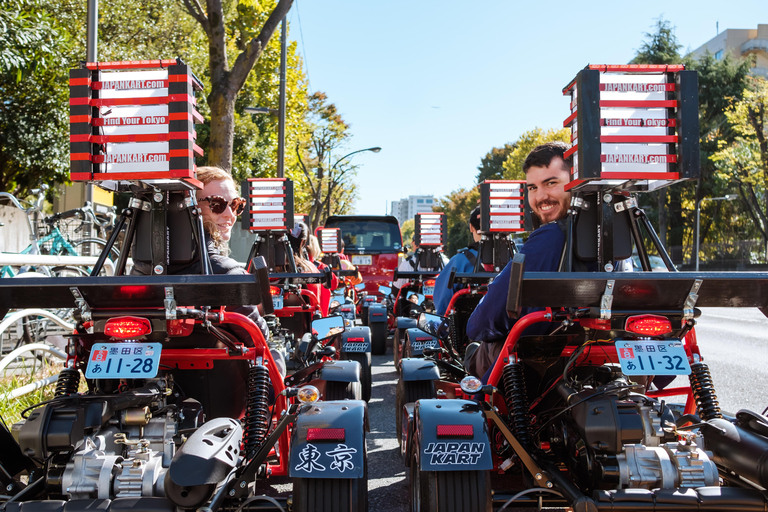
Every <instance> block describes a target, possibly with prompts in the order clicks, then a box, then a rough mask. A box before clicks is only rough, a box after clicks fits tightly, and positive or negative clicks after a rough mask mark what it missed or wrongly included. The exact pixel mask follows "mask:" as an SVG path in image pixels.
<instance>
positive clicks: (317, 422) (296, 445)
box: [288, 400, 368, 478]
mask: <svg viewBox="0 0 768 512" xmlns="http://www.w3.org/2000/svg"><path fill="white" fill-rule="evenodd" d="M367 416H368V410H367V408H366V405H365V402H363V401H362V400H343V401H335V402H315V403H313V404H306V405H302V406H301V409H300V410H299V415H298V417H297V419H296V425H295V426H294V429H293V434H292V435H291V451H290V459H289V460H290V462H289V465H290V466H289V469H288V475H289V476H291V477H301V478H363V476H364V472H365V456H366V448H365V432H364V430H363V428H364V425H365V424H366V422H367ZM310 428H318V429H344V438H343V439H335V440H318V439H315V440H312V441H307V433H308V430H309V429H310Z"/></svg>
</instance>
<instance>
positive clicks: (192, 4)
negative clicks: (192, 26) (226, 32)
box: [182, 0, 211, 35]
mask: <svg viewBox="0 0 768 512" xmlns="http://www.w3.org/2000/svg"><path fill="white" fill-rule="evenodd" d="M182 2H183V4H184V7H186V8H187V12H188V13H189V15H190V16H192V17H193V18H195V19H196V20H197V22H198V23H199V24H200V25H201V26H202V27H203V30H205V33H206V34H208V35H210V30H211V26H210V23H208V16H206V15H205V11H203V6H202V5H200V2H199V1H198V0H182Z"/></svg>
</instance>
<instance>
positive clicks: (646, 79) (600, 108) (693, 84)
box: [563, 65, 699, 191]
mask: <svg viewBox="0 0 768 512" xmlns="http://www.w3.org/2000/svg"><path fill="white" fill-rule="evenodd" d="M563 94H564V95H566V96H570V98H571V101H570V115H569V116H568V117H567V118H566V119H565V121H564V122H563V126H564V127H570V129H571V143H572V147H571V149H570V150H569V151H568V152H567V153H566V156H572V157H573V171H572V176H571V182H570V183H569V184H568V185H567V186H566V189H567V190H570V189H580V190H587V189H597V188H601V187H611V188H621V189H622V190H633V191H650V190H655V189H657V188H660V187H663V186H667V185H670V184H672V183H674V182H677V181H682V180H690V179H697V178H698V176H699V135H698V130H699V120H698V79H697V75H696V72H695V71H686V70H685V68H684V66H682V65H624V66H606V65H593V66H588V67H587V68H585V69H583V70H581V71H580V72H579V74H578V75H577V76H576V78H575V79H574V80H573V81H572V82H571V83H570V84H569V85H568V86H567V87H565V88H564V89H563Z"/></svg>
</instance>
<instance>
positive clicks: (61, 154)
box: [0, 0, 70, 196]
mask: <svg viewBox="0 0 768 512" xmlns="http://www.w3.org/2000/svg"><path fill="white" fill-rule="evenodd" d="M46 9H47V8H46V4H45V3H44V2H42V1H40V0H8V2H6V3H5V4H4V5H3V7H2V9H0V26H2V27H3V30H2V31H0V97H2V102H0V190H4V191H7V192H11V193H14V194H17V195H19V196H26V195H27V194H28V192H29V189H31V188H34V187H36V186H38V185H39V184H40V183H55V182H60V181H63V180H64V179H66V176H67V170H68V165H69V159H68V153H67V151H68V149H69V147H68V143H67V136H68V120H69V119H68V116H67V111H66V105H67V93H68V90H67V84H66V81H65V79H64V76H65V73H66V64H67V63H66V62H65V59H64V58H63V53H65V51H66V49H67V48H69V46H70V40H69V39H68V37H67V34H66V32H65V31H64V30H63V29H62V27H61V26H60V25H59V23H58V21H57V20H56V18H54V17H53V16H51V15H49V14H48V12H47V10H46ZM62 50H64V51H62Z"/></svg>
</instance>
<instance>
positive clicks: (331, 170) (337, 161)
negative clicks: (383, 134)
mask: <svg viewBox="0 0 768 512" xmlns="http://www.w3.org/2000/svg"><path fill="white" fill-rule="evenodd" d="M363 151H370V152H371V153H378V152H379V151H381V148H380V147H378V146H376V147H374V148H365V149H358V150H357V151H353V152H351V153H347V154H346V155H344V156H343V157H341V158H339V159H338V160H336V163H335V164H333V165H332V166H331V168H330V170H329V171H328V174H329V175H330V174H331V172H333V170H334V169H335V168H336V166H337V165H339V162H341V161H342V160H344V159H346V158H349V157H350V156H352V155H354V154H355V153H362V152H363ZM328 163H331V154H330V153H328Z"/></svg>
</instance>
